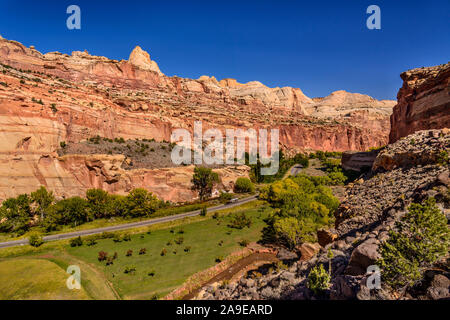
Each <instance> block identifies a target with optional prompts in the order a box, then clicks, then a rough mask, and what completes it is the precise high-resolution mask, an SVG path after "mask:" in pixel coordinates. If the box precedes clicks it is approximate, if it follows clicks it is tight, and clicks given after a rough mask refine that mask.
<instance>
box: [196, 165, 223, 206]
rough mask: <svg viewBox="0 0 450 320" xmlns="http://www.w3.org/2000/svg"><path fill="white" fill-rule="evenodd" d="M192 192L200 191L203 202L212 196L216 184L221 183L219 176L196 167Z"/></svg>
mask: <svg viewBox="0 0 450 320" xmlns="http://www.w3.org/2000/svg"><path fill="white" fill-rule="evenodd" d="M191 182H192V190H194V191H198V195H199V197H200V200H201V201H203V200H205V199H206V198H208V197H211V195H212V189H213V187H214V185H215V184H217V183H219V182H220V179H219V175H218V174H217V173H216V172H213V171H212V170H211V169H209V168H205V167H196V168H195V169H194V175H193V177H192V180H191Z"/></svg>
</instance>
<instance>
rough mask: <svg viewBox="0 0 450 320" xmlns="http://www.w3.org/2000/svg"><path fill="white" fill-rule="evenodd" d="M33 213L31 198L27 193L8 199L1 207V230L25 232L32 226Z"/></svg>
mask: <svg viewBox="0 0 450 320" xmlns="http://www.w3.org/2000/svg"><path fill="white" fill-rule="evenodd" d="M32 215H33V211H32V210H31V198H30V197H29V196H28V195H27V194H21V195H19V196H18V197H16V198H9V199H6V200H5V201H3V203H2V206H1V207H0V221H1V220H3V222H2V223H0V231H2V232H16V233H18V234H24V233H25V232H26V231H27V230H28V229H29V227H30V220H31V217H32Z"/></svg>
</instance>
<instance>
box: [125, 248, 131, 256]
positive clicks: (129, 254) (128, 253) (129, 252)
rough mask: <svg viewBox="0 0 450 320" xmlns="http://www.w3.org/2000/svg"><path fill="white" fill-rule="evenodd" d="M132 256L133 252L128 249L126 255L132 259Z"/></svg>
mask: <svg viewBox="0 0 450 320" xmlns="http://www.w3.org/2000/svg"><path fill="white" fill-rule="evenodd" d="M132 255H133V250H131V249H128V250H127V253H126V256H127V257H131V256H132Z"/></svg>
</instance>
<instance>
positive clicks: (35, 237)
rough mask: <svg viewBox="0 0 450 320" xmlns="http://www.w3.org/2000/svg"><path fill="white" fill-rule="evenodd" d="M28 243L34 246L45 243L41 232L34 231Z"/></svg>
mask: <svg viewBox="0 0 450 320" xmlns="http://www.w3.org/2000/svg"><path fill="white" fill-rule="evenodd" d="M28 243H29V244H30V246H33V247H40V246H41V245H42V244H43V243H44V240H43V239H42V236H41V235H40V234H39V233H36V232H33V233H32V234H30V236H29V237H28Z"/></svg>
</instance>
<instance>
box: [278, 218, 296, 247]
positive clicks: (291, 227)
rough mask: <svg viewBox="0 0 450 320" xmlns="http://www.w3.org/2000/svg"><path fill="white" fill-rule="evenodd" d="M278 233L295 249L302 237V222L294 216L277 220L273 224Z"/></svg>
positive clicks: (281, 238)
mask: <svg viewBox="0 0 450 320" xmlns="http://www.w3.org/2000/svg"><path fill="white" fill-rule="evenodd" d="M273 228H274V229H275V232H276V234H277V235H278V237H279V238H280V240H282V241H283V242H284V243H285V244H287V246H288V247H289V248H290V249H293V248H294V247H295V246H296V245H297V243H298V241H299V239H300V234H301V230H300V222H299V220H298V219H296V218H294V217H287V218H281V219H277V220H275V223H274V224H273Z"/></svg>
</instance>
